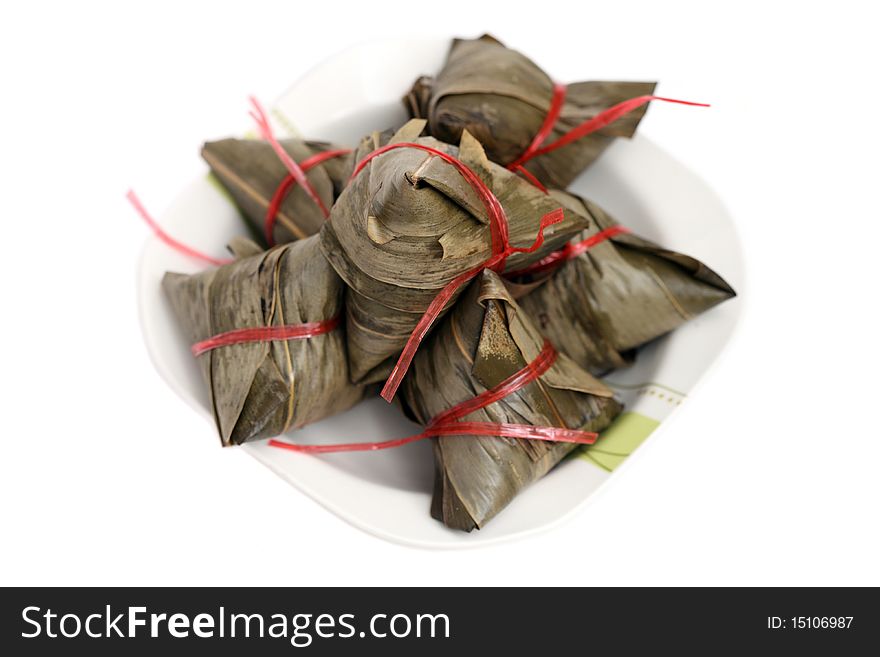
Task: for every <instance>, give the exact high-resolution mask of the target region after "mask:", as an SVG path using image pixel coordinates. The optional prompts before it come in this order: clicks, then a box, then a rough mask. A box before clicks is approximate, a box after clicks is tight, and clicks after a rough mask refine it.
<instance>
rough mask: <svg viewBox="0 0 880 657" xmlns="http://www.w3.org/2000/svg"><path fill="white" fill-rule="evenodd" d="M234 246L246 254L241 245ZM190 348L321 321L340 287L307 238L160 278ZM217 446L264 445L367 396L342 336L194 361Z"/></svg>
mask: <svg viewBox="0 0 880 657" xmlns="http://www.w3.org/2000/svg"><path fill="white" fill-rule="evenodd" d="M237 248H239V249H242V250H243V252H248V251H249V248H248V246H247V245H246V244H245V243H238V244H237ZM162 285H163V288H164V290H165V294H166V295H167V297H168V299H169V300H170V301H171V305H172V307H173V309H174V312H175V314H176V315H177V317H178V320H179V321H180V322H181V324H182V325H183V328H184V330H185V331H186V333H187V335H188V338H189V340H190V341H191V342H192V343H196V342H199V341H202V340H205V339H207V338H209V337H212V336H214V335H217V334H220V333H224V332H226V331H231V330H234V329H241V328H255V327H265V326H283V325H290V324H302V323H308V322H320V321H325V320H329V319H331V318H333V317H336V316H338V315H339V314H340V313H341V312H342V309H343V308H342V301H343V283H342V280H341V279H340V278H339V277H338V276H337V275H336V273H335V272H334V271H333V268H332V267H330V265H329V264H328V263H327V261H326V260H325V259H324V257H323V255H322V254H321V249H320V244H319V238H318V237H317V236H314V237H310V238H306V239H304V240H300V241H297V242H293V243H289V244H285V245H283V246H279V247H276V248H274V249H271V250H269V251H265V252H262V253H259V254H256V255H250V256H248V257H245V258H242V259H240V260H236V261H235V262H233V263H231V264H228V265H224V266H223V267H219V268H217V269H212V270H209V271H204V272H201V273H198V274H194V275H192V276H187V275H184V274H174V273H168V274H166V275H165V278H164V279H163V281H162ZM198 361H199V365H200V366H201V368H202V372H203V374H204V376H205V380H206V382H207V384H208V388H209V390H210V393H211V405H212V409H213V412H214V418H215V420H216V424H217V429H218V431H219V433H220V439H221V442H222V444H223V445H224V446H225V445H238V444H241V443H243V442H246V441H251V440H258V439H261V438H269V437H272V436H277V435H279V434H282V433H284V432H285V431H287V430H288V429H291V428H299V427H302V426H304V425H306V424H309V423H311V422H315V421H317V420H320V419H321V418H324V417H327V416H329V415H332V414H334V413H337V412H340V411H343V410H345V409H347V408H349V407H351V406H353V405H354V404H355V403H356V402H358V401H359V400H360V399H361V398H362V397H363V396H364V394H365V389H364V387H363V386H355V385H352V384H351V383H350V382H349V378H350V377H349V373H348V366H347V358H346V353H345V337H344V331H343V330H342V329H341V328H337V329H336V330H334V331H331V332H329V333H325V334H323V335H318V336H314V337H312V338H308V339H300V340H287V341H273V342H258V343H251V344H235V345H229V346H225V347H221V348H218V349H214V350H212V351H209V352H207V353H205V354H203V355H201V356H199V357H198Z"/></svg>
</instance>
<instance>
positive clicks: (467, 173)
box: [350, 142, 564, 402]
mask: <svg viewBox="0 0 880 657" xmlns="http://www.w3.org/2000/svg"><path fill="white" fill-rule="evenodd" d="M398 148H415V149H417V150H420V151H425V152H426V153H430V154H431V155H434V156H436V157H439V158H440V159H441V160H443V161H444V162H446V163H448V164H451V165H452V166H454V167H455V168H456V169H457V170H458V172H459V173H460V174H461V175H462V177H463V178H464V179H465V181H466V182H467V183H468V184H469V185H470V186H471V187H472V188H473V190H474V191H475V192H476V193H477V196H479V197H480V200H481V201H482V202H483V205H484V206H485V207H486V211H487V212H488V215H489V232H490V235H491V238H492V255H491V256H490V257H489V258H488V259H487V260H486V261H485V262H484V263H483V264H481V265H479V266H477V267H474V268H473V269H471V270H469V271H466V272H464V273H463V274H460V275H458V276H457V277H455V278H454V279H452V281H450V282H449V283H448V284H447V285H446V287H444V288H443V289H442V290H440V292H439V294H437V296H436V297H434V299H433V301H431V303H430V305H429V306H428V308H427V310H425V313H424V314H423V315H422V317H421V318H420V319H419V322H418V324H416V327H415V329H413V332H412V334H411V335H410V336H409V339H408V340H407V342H406V345H405V346H404V348H403V351H402V352H401V354H400V357H399V358H398V359H397V363H396V364H395V365H394V369H393V370H392V372H391V375H390V376H389V377H388V380H387V381H386V382H385V386H384V387H383V388H382V393H381V394H382V398H383V399H385V400H386V401H388V402H390V401H391V400H392V399H393V398H394V395H395V393H396V392H397V389H398V388H399V387H400V383H401V381H403V377H404V375H405V374H406V371H407V370H408V369H409V366H410V363H412V359H413V358H414V357H415V354H416V350H418V348H419V345H420V344H421V342H422V340H423V339H424V338H425V335H427V333H428V331H429V330H430V329H431V326H432V325H433V324H434V322H435V321H436V320H437V317H438V316H439V315H440V313H441V312H442V311H443V308H444V307H445V306H446V304H447V303H448V302H449V300H450V299H451V298H452V297H453V296H454V295H455V293H456V291H457V290H458V289H459V288H460V287H461V286H462V285H464V284H465V283H467V282H468V281H469V280H471V279H472V278H474V277H475V276H476V275H477V274H479V273H480V272H481V271H483V270H484V269H491V270H492V271H496V272H501V271H503V270H504V263H505V261H506V260H507V258H508V257H509V256H510V255H512V254H514V253H534V252H535V251H536V250H537V249H539V248H541V246H542V245H543V244H544V229H545V228H547V226H551V225H553V224H556V223H559V222H560V221H562V219H563V218H564V212H563V210H562V209H561V208H557V209H556V210H553V211H552V212H548V213H547V214H545V215H544V216H543V217H541V221H540V224H539V227H538V234H537V236H536V237H535V241H534V242H533V243H532V245H531V246H528V247H524V248H520V247H513V246H511V245H510V242H509V234H508V230H507V215H506V214H505V212H504V208H503V207H501V203H500V202H499V201H498V199H497V198H496V197H495V194H493V193H492V190H491V189H489V187H488V186H487V185H486V183H484V182H483V181H482V180H481V179H480V177H479V176H478V175H477V174H476V173H474V172H473V171H472V170H471V169H470V168H469V167H468V166H467V165H466V164H464V162H461V161H460V160H458V159H456V158H454V157H452V156H451V155H449V154H448V153H444V152H443V151H440V150H437V149H436V148H431V147H430V146H425V145H424V144H416V143H413V142H400V143H396V144H388V145H387V146H383V147H382V148H378V149H376V150H375V151H373V152H372V153H370V154H369V155H367V156H366V157H365V158H364V159H363V160H361V161H360V162H358V164H357V166H356V167H355V169H354V172H353V173H352V174H351V179H354V178H355V177H356V176H357V175H358V174H359V173H360V172H361V171H363V169H364V167H366V166H367V164H368V163H369V162H371V161H372V160H373V159H374V158H376V157H379V156H380V155H383V154H385V153H387V152H389V151H392V150H396V149H398ZM351 179H350V180H351Z"/></svg>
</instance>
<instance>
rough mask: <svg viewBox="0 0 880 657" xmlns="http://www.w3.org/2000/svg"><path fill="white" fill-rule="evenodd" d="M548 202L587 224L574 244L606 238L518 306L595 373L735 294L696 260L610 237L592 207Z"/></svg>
mask: <svg viewBox="0 0 880 657" xmlns="http://www.w3.org/2000/svg"><path fill="white" fill-rule="evenodd" d="M552 196H553V197H554V198H556V199H558V200H559V201H560V202H561V203H563V204H564V205H565V206H566V207H570V208H571V209H572V210H574V211H576V212H578V213H579V214H581V215H583V216H585V217H588V218H589V220H590V227H589V228H587V229H585V230H584V231H583V232H582V233H581V234H580V235H579V236H578V237H576V238H575V239H574V240H573V241H572V244H578V243H583V242H584V241H586V240H589V241H595V239H593V240H591V238H595V237H596V236H597V235H598V236H599V237H600V238H601V236H602V234H603V233H604V234H612V236H611V237H609V238H608V239H600V240H599V241H597V242H596V243H595V244H593V245H592V246H590V248H589V249H587V250H585V251H583V252H582V253H580V254H579V255H575V256H574V257H571V258H568V259H566V260H565V261H564V263H563V264H561V265H560V266H559V267H558V268H556V270H555V271H553V270H550V271H548V272H545V273H544V274H543V275H544V277H545V278H546V280H545V281H544V282H543V284H542V285H538V286H537V287H536V288H535V289H534V290H533V291H531V292H529V293H528V294H527V295H525V296H523V297H522V298H520V299H519V304H520V305H521V306H522V307H523V308H524V309H525V310H526V311H527V312H528V313H529V315H530V316H531V317H533V318H534V319H535V321H536V323H537V324H538V328H539V329H540V330H541V332H542V333H544V334H545V335H546V336H547V337H548V338H550V340H551V341H552V342H553V344H554V345H556V347H557V348H559V350H560V351H562V352H563V353H565V354H567V355H568V356H570V357H571V358H572V359H574V361H575V362H576V363H578V364H579V365H580V366H581V367H584V368H586V369H588V370H589V371H590V372H592V373H593V374H596V375H600V374H603V373H605V372H607V371H609V370H611V369H614V368H617V367H620V366H622V365H625V364H627V362H629V361H630V360H631V358H632V355H631V354H630V353H628V352H630V351H631V350H633V349H635V348H636V347H639V346H641V345H643V344H645V343H646V342H649V341H651V340H653V339H655V338H657V337H659V336H661V335H663V334H664V333H667V332H669V331H671V330H673V329H675V328H677V327H678V326H680V325H681V324H683V323H684V322H685V321H687V320H688V319H690V318H692V317H694V316H696V315H699V314H700V313H702V312H704V311H706V310H708V309H709V308H712V307H713V306H715V305H717V304H719V303H721V302H722V301H725V300H726V299H730V298H731V297H733V296H735V295H736V293H735V292H734V291H733V288H731V287H730V285H728V284H727V283H726V282H725V281H724V279H722V278H721V277H720V276H719V275H718V274H716V273H715V272H714V271H712V270H711V269H709V268H708V267H707V266H706V265H704V264H703V263H701V262H700V261H699V260H696V259H694V258H691V257H690V256H686V255H683V254H681V253H677V252H675V251H670V250H669V249H664V248H663V247H660V246H658V245H657V244H654V243H653V242H650V241H648V240H646V239H643V238H641V237H638V236H637V235H634V234H632V233H629V232H621V233H617V234H613V233H614V230H613V229H614V228H615V227H617V226H619V224H618V223H617V222H616V221H614V219H612V218H611V217H610V216H609V215H608V214H607V213H606V212H604V211H603V210H602V209H601V208H600V207H599V206H598V205H596V204H595V203H592V202H591V201H587V200H585V199H583V198H580V197H578V196H574V195H572V194H568V193H566V192H559V191H553V192H552ZM551 271H552V274H551V273H550V272H551Z"/></svg>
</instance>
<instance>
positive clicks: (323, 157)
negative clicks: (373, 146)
mask: <svg viewBox="0 0 880 657" xmlns="http://www.w3.org/2000/svg"><path fill="white" fill-rule="evenodd" d="M349 153H351V150H349V149H347V148H342V149H339V150H335V151H324V152H323V153H317V154H315V155H312V156H311V157H309V158H306V159H305V160H303V161H302V162H300V163H299V167H300V169H302V171H303V173H305V172H306V171H308V170H309V169H314V168H315V167H316V166H318V165H319V164H323V163H324V162H326V161H327V160H330V159H333V158H334V157H342V156H343V155H348V154H349ZM296 183H297V180H296V177H295V176H294V175H293V174H292V173H290V174H287V176H285V178H284V180H282V181H281V184H280V185H278V188H277V189H276V190H275V194H274V195H273V196H272V201H271V202H270V203H269V208H268V210H267V211H266V225H265V232H266V241H267V242H268V243H269V246H275V238H274V236H273V234H272V233H273V231H274V229H275V223H276V221H277V220H278V211H279V210H280V208H281V204H282V203H283V202H284V199H285V198H287V195H288V194H289V193H290V190H291V189H293V186H294V185H296ZM324 212H325V214H324V217H325V218H326V217H327V213H326V209H324Z"/></svg>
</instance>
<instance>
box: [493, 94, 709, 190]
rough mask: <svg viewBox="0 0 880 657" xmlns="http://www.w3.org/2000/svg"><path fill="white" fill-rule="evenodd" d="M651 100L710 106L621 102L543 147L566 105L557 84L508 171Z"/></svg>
mask: <svg viewBox="0 0 880 657" xmlns="http://www.w3.org/2000/svg"><path fill="white" fill-rule="evenodd" d="M652 100H660V101H663V102H665V103H677V104H679V105H691V106H694V107H709V105H708V104H707V103H693V102H690V101H687V100H676V99H675V98H665V97H663V96H636V97H635V98H630V99H629V100H624V101H623V102H620V103H618V104H617V105H612V106H611V107H609V108H608V109H606V110H603V111H601V112H599V113H598V114H597V115H596V116H594V117H593V118H591V119H587V120H586V121H584V122H583V123H581V124H580V125H577V126H575V127H574V128H572V129H571V130H569V131H568V132H566V133H565V134H564V135H562V136H561V137H560V138H559V139H557V140H556V141H554V142H552V143H550V144H548V145H546V146H542V144H543V143H544V142H545V141H546V140H547V137H549V136H550V133H551V132H552V131H553V126H555V125H556V122H557V121H558V120H559V115H560V113H561V112H562V105H563V104H564V103H565V86H564V85H560V84H556V85H554V86H553V98H552V100H551V101H550V109H549V110H548V111H547V116H546V117H545V118H544V123H543V124H542V125H541V128H540V129H539V130H538V133H537V134H536V135H535V137H534V139H533V140H532V143H531V144H529V147H528V148H527V149H526V150H525V152H524V153H523V154H522V155H520V156H519V157H518V158H517V159H516V160H514V161H513V162H511V163H510V164H509V165H508V167H507V168H508V169H510V170H512V171H518V172H520V173H523V171H524V168H523V165H524V164H525V163H526V162H528V161H529V160H531V159H533V158H535V157H538V156H539V155H545V154H546V153H550V152H552V151H555V150H556V149H558V148H562V147H563V146H567V145H568V144H570V143H571V142H573V141H577V140H578V139H581V138H583V137H586V136H587V135H589V134H590V133H593V132H596V131H597V130H601V129H602V128H604V127H605V126H607V125H609V124H611V123H614V122H615V121H616V120H617V119H619V118H621V117H622V116H625V115H627V114H629V113H630V112H633V111H635V110H637V109H638V108H639V107H641V106H642V105H645V104H646V103H649V102H651V101H652Z"/></svg>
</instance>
